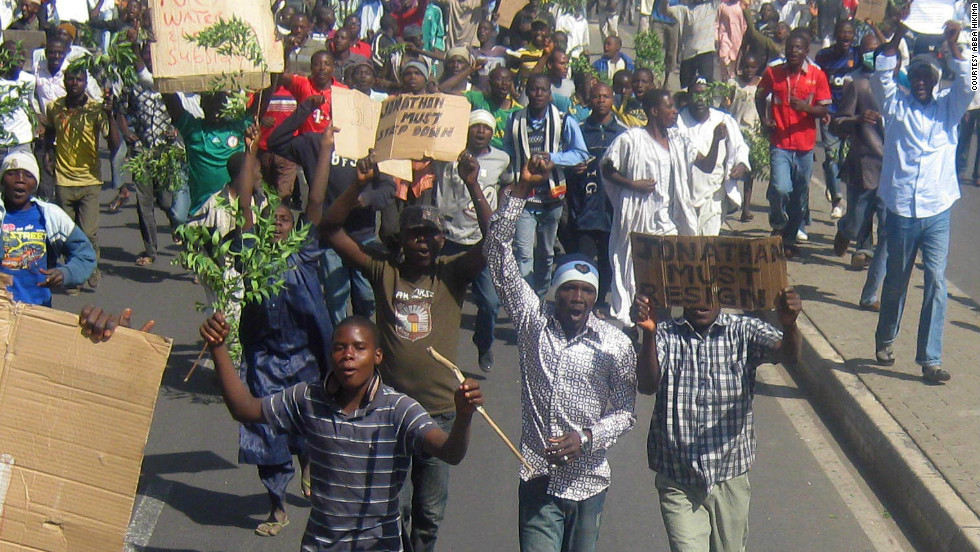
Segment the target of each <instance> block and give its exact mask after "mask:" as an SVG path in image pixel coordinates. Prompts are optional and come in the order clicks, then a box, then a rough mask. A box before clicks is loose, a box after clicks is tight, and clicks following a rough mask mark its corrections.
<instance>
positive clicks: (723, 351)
mask: <svg viewBox="0 0 980 552" xmlns="http://www.w3.org/2000/svg"><path fill="white" fill-rule="evenodd" d="M782 337H783V335H782V332H780V331H779V330H777V329H776V328H774V327H773V326H772V325H771V324H768V323H766V322H763V321H762V320H759V319H758V318H753V317H750V316H736V315H731V314H725V313H721V314H719V315H718V318H717V320H715V322H714V323H713V324H712V325H711V327H710V328H708V332H707V334H706V336H702V335H701V334H699V333H698V332H697V331H695V330H694V328H693V327H692V326H691V324H690V323H689V322H688V321H687V320H685V319H684V318H676V319H674V320H667V321H665V322H661V323H660V324H658V325H657V358H658V359H659V360H660V368H661V370H662V371H663V377H662V379H661V380H660V387H659V388H658V389H657V400H656V403H655V406H654V409H653V419H652V420H651V422H650V433H649V435H648V438H647V459H648V461H649V464H650V469H652V470H654V471H656V472H657V473H661V474H663V475H665V476H667V477H669V478H670V479H673V480H674V481H677V482H678V483H680V484H682V485H686V486H689V487H695V488H699V489H704V490H705V492H706V493H710V492H711V490H712V488H713V487H714V485H716V484H717V483H721V482H723V481H727V480H729V479H731V478H733V477H737V476H739V475H742V474H743V473H745V472H747V471H749V468H751V467H752V463H753V462H754V461H755V447H756V441H755V429H754V426H753V424H752V398H753V396H754V392H755V373H756V368H758V367H759V365H760V364H762V362H763V361H764V360H765V359H766V357H767V356H769V355H771V353H773V352H775V351H776V349H777V348H778V347H779V345H780V342H781V341H782Z"/></svg>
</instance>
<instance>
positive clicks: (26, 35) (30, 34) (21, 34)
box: [3, 29, 47, 73]
mask: <svg viewBox="0 0 980 552" xmlns="http://www.w3.org/2000/svg"><path fill="white" fill-rule="evenodd" d="M3 39H4V41H7V40H13V41H14V42H20V47H21V48H22V49H23V51H24V56H25V58H26V59H25V60H24V71H29V72H32V73H33V72H34V55H33V54H34V50H37V49H38V48H40V47H41V46H44V45H45V44H46V43H47V35H45V34H44V31H13V30H9V29H8V30H6V31H4V32H3Z"/></svg>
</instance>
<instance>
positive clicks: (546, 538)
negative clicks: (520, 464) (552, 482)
mask: <svg viewBox="0 0 980 552" xmlns="http://www.w3.org/2000/svg"><path fill="white" fill-rule="evenodd" d="M607 490H608V489H607ZM517 494H518V502H519V506H518V514H517V515H518V533H519V540H520V543H521V552H593V551H594V550H595V545H596V541H598V540H599V523H600V522H601V521H602V507H603V505H604V504H605V502H606V490H603V491H602V492H601V493H599V494H597V495H595V496H592V497H589V498H587V499H585V500H567V499H564V498H556V497H553V496H551V495H549V494H548V478H547V477H538V478H535V479H532V480H530V481H521V485H520V487H519V488H518V491H517Z"/></svg>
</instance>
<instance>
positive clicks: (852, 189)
mask: <svg viewBox="0 0 980 552" xmlns="http://www.w3.org/2000/svg"><path fill="white" fill-rule="evenodd" d="M876 216H877V217H878V237H879V240H880V239H881V236H882V235H883V234H884V231H885V228H884V224H885V205H884V204H883V203H882V202H881V199H880V198H879V197H878V190H866V189H864V188H861V187H858V186H848V187H847V214H845V215H844V217H843V218H841V219H840V220H839V221H837V229H838V231H840V233H841V234H843V235H844V236H847V239H849V240H851V241H854V242H856V243H857V250H858V253H864V254H866V255H871V254H872V250H873V244H874V240H873V239H872V237H871V234H872V230H873V229H874V219H875V217H876Z"/></svg>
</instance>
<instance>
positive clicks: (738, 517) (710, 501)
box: [656, 474, 752, 552]
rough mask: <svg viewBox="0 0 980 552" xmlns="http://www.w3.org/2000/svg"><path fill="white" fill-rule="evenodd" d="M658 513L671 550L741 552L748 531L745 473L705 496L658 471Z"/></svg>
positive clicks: (746, 481)
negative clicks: (665, 530)
mask: <svg viewBox="0 0 980 552" xmlns="http://www.w3.org/2000/svg"><path fill="white" fill-rule="evenodd" d="M656 486H657V492H658V493H659V494H660V514H661V515H662V516H663V518H664V526H665V527H666V528H667V538H668V540H669V541H670V552H743V551H744V550H745V540H746V538H747V537H748V534H749V498H750V496H751V494H752V486H751V485H749V476H748V474H742V475H740V476H738V477H735V478H732V479H729V480H728V481H724V482H722V483H719V484H717V485H715V486H714V488H713V489H711V494H709V495H707V496H705V494H704V491H703V490H700V489H691V488H688V487H685V486H684V485H681V484H680V483H677V482H676V481H674V480H673V479H670V478H669V477H666V476H663V475H660V474H657V479H656Z"/></svg>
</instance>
